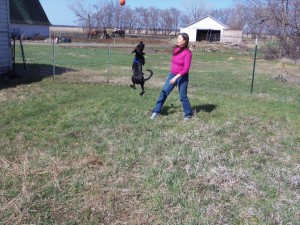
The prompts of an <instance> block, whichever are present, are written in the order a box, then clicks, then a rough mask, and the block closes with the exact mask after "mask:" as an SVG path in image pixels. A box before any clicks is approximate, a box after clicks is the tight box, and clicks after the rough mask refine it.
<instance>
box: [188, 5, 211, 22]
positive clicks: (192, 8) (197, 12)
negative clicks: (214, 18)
mask: <svg viewBox="0 0 300 225" xmlns="http://www.w3.org/2000/svg"><path fill="white" fill-rule="evenodd" d="M185 11H186V14H187V16H188V17H189V18H190V21H189V22H188V23H191V22H194V21H196V20H199V19H200V18H201V17H203V16H205V15H206V14H207V12H208V7H207V5H206V1H205V0H186V1H185Z"/></svg>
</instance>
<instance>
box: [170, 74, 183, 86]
mask: <svg viewBox="0 0 300 225" xmlns="http://www.w3.org/2000/svg"><path fill="white" fill-rule="evenodd" d="M180 76H181V75H180V74H177V75H176V76H175V77H173V78H172V79H171V80H170V84H176V80H177V79H178V77H180Z"/></svg>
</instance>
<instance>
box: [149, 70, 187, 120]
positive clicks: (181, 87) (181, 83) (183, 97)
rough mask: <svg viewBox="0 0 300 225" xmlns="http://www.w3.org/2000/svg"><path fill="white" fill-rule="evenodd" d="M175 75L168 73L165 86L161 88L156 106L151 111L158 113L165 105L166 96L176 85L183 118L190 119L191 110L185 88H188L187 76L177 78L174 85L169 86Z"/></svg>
mask: <svg viewBox="0 0 300 225" xmlns="http://www.w3.org/2000/svg"><path fill="white" fill-rule="evenodd" d="M174 76H175V75H174V74H172V73H170V74H169V76H168V78H167V80H166V83H165V86H164V88H163V90H162V91H161V93H160V95H159V97H158V100H157V102H156V106H155V108H154V109H153V112H155V113H160V112H161V109H162V107H163V105H164V103H165V101H166V100H167V97H168V95H169V94H170V93H171V91H172V90H173V88H174V87H175V86H176V85H178V91H179V97H180V102H181V104H182V108H183V111H184V116H185V117H191V116H192V115H193V110H192V108H191V105H190V102H189V99H188V96H187V88H188V83H189V75H188V74H186V75H184V76H182V77H179V78H178V79H177V80H176V83H175V84H170V80H171V79H172V78H173V77H174Z"/></svg>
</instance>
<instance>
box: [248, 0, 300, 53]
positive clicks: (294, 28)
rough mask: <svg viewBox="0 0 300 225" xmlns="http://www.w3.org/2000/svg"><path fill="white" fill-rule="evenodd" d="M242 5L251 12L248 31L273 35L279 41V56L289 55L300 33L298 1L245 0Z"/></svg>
mask: <svg viewBox="0 0 300 225" xmlns="http://www.w3.org/2000/svg"><path fill="white" fill-rule="evenodd" d="M244 4H245V6H246V7H247V8H248V9H249V10H248V11H251V12H253V13H252V14H250V13H249V14H248V18H247V21H248V23H247V27H248V28H250V29H249V30H250V31H252V32H254V31H255V32H256V33H258V35H261V34H262V33H265V34H269V35H274V36H275V37H277V38H278V40H279V41H280V52H281V56H288V55H290V53H291V50H292V48H291V47H290V46H291V44H292V45H293V44H294V42H295V41H296V40H297V39H298V38H299V33H300V31H299V0H245V1H244ZM290 40H293V41H294V42H291V41H290Z"/></svg>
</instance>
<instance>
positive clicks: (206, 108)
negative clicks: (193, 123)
mask: <svg viewBox="0 0 300 225" xmlns="http://www.w3.org/2000/svg"><path fill="white" fill-rule="evenodd" d="M192 108H193V110H194V111H195V112H196V113H197V112H200V111H204V112H207V113H211V112H212V111H214V110H215V109H216V108H217V105H214V104H204V105H197V106H195V107H192Z"/></svg>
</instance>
